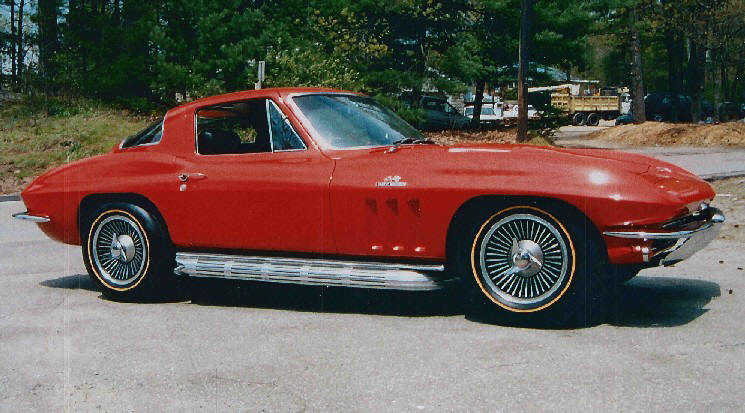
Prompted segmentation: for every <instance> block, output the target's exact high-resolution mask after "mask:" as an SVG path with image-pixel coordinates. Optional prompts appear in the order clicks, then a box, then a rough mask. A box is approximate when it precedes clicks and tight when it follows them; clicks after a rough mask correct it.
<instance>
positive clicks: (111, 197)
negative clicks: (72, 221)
mask: <svg viewBox="0 0 745 413" xmlns="http://www.w3.org/2000/svg"><path fill="white" fill-rule="evenodd" d="M114 202H122V203H127V204H132V205H136V206H139V207H140V208H143V209H144V210H145V211H147V212H148V213H150V214H151V215H152V216H153V218H155V220H156V221H157V222H158V224H159V225H160V226H161V228H162V230H163V233H164V234H165V236H166V237H167V239H170V234H169V232H168V225H167V223H166V220H165V219H164V218H163V215H162V214H161V213H160V210H158V207H156V206H155V204H154V203H153V202H152V201H150V200H149V199H148V198H147V197H146V196H144V195H142V194H137V193H131V192H123V193H99V194H90V195H86V196H85V197H84V198H83V199H82V200H81V201H80V206H79V207H78V214H77V218H78V222H77V225H78V231H79V232H80V239H81V240H82V239H83V238H84V235H85V234H84V232H85V231H84V230H85V227H87V224H88V222H87V221H88V220H91V219H92V217H91V215H92V214H93V213H94V212H95V210H96V208H98V207H100V206H101V205H104V204H109V203H114Z"/></svg>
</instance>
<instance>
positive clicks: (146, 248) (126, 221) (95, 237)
mask: <svg viewBox="0 0 745 413" xmlns="http://www.w3.org/2000/svg"><path fill="white" fill-rule="evenodd" d="M87 222H88V224H87V225H85V227H84V229H85V230H84V231H82V235H83V242H82V248H83V261H84V262H85V266H86V269H87V270H88V273H89V274H90V276H91V278H92V279H93V280H94V281H95V282H96V283H97V284H98V285H99V286H100V287H101V288H102V291H103V293H104V295H106V296H107V297H109V298H112V299H115V300H133V299H145V298H153V297H155V296H157V295H158V294H159V293H162V291H159V290H160V289H162V288H163V287H164V284H165V281H168V280H170V279H171V278H173V277H172V276H171V275H170V272H171V271H172V269H173V265H172V264H173V259H174V258H173V253H172V248H171V247H170V242H169V241H168V237H167V236H166V235H165V231H164V230H163V228H162V226H161V225H160V223H159V222H158V221H157V220H156V219H155V218H154V217H153V216H152V215H151V214H150V213H148V212H147V211H146V210H144V209H143V208H141V207H139V206H136V205H131V204H125V203H112V204H107V205H103V206H102V207H101V208H100V209H99V210H98V211H97V212H96V213H95V214H93V216H92V217H90V218H89V219H88V220H87Z"/></svg>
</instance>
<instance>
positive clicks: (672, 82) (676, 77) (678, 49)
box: [665, 29, 683, 122]
mask: <svg viewBox="0 0 745 413" xmlns="http://www.w3.org/2000/svg"><path fill="white" fill-rule="evenodd" d="M665 40H666V43H667V80H668V87H669V88H670V94H671V95H672V107H671V109H670V121H671V122H678V121H680V119H679V116H678V115H679V114H680V100H679V99H680V95H681V92H682V91H683V78H682V76H681V70H680V68H681V64H682V48H683V45H682V43H681V40H680V36H678V35H677V33H675V32H674V31H673V30H672V29H671V30H668V31H667V33H666V34H665Z"/></svg>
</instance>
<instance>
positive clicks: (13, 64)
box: [10, 0, 17, 85]
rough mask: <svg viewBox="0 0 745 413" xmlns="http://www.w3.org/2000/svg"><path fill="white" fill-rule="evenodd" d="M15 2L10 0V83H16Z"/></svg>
mask: <svg viewBox="0 0 745 413" xmlns="http://www.w3.org/2000/svg"><path fill="white" fill-rule="evenodd" d="M16 80H17V79H16V2H15V0H10V81H11V84H13V85H15V83H16Z"/></svg>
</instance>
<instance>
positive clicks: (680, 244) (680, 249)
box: [603, 207, 725, 265]
mask: <svg viewBox="0 0 745 413" xmlns="http://www.w3.org/2000/svg"><path fill="white" fill-rule="evenodd" d="M701 215H702V216H701V218H700V220H699V221H698V222H699V225H698V226H697V227H695V228H692V229H686V230H679V231H670V232H648V231H629V232H625V231H620V232H619V231H607V232H604V233H603V234H604V235H607V236H610V237H618V238H629V239H643V240H667V241H675V240H677V241H676V242H675V243H674V244H673V245H671V246H669V247H667V248H664V249H662V250H660V251H655V252H654V257H653V258H652V262H657V263H658V264H660V265H673V264H675V263H678V262H680V261H683V260H684V259H686V258H689V257H690V256H692V255H693V254H695V253H696V252H697V251H699V250H701V249H703V248H704V247H706V246H707V245H709V243H710V242H711V241H713V240H714V238H716V237H717V235H718V234H719V231H720V229H721V227H722V224H723V223H724V221H725V217H724V214H723V213H722V211H720V210H719V209H717V208H712V207H709V208H707V209H706V211H705V213H703V214H701Z"/></svg>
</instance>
